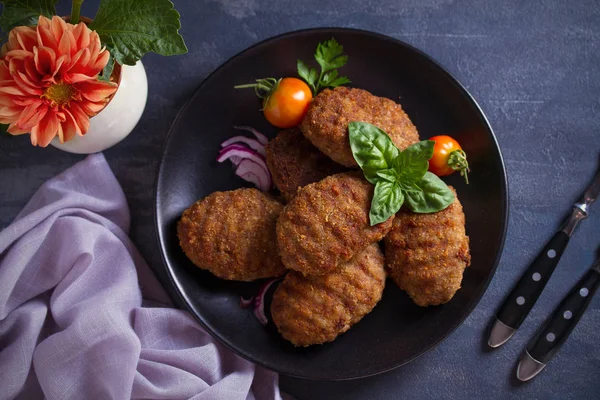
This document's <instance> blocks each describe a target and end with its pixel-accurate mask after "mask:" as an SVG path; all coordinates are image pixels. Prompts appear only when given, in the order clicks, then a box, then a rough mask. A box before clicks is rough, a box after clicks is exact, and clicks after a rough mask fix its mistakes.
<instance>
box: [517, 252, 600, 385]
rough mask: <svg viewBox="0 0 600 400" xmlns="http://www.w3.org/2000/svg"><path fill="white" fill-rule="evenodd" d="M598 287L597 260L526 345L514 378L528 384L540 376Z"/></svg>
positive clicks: (598, 268)
mask: <svg viewBox="0 0 600 400" xmlns="http://www.w3.org/2000/svg"><path fill="white" fill-rule="evenodd" d="M598 286H600V260H597V261H596V263H595V264H594V266H593V267H592V268H591V269H590V270H589V271H588V272H587V273H586V274H585V275H584V276H583V278H581V280H580V281H579V282H577V285H575V286H573V288H572V289H571V291H570V292H569V294H568V295H567V296H566V297H565V298H564V299H563V300H562V301H561V303H560V304H559V306H558V307H557V308H556V310H554V313H552V315H551V316H550V318H548V319H547V320H546V322H545V323H544V325H543V326H542V327H541V328H540V330H539V331H538V332H537V333H536V335H535V336H534V337H533V339H532V340H531V342H529V344H528V345H527V350H525V352H524V353H523V355H522V356H521V360H520V361H519V366H518V367H517V378H518V379H519V380H521V381H528V380H530V379H531V378H533V377H535V376H536V375H537V374H539V373H540V371H541V370H542V369H544V367H545V366H546V364H548V362H549V361H550V359H551V358H552V357H553V356H554V355H555V354H556V352H557V351H558V349H559V348H560V346H561V345H562V344H563V343H564V342H565V341H566V340H567V338H568V337H569V335H570V334H571V331H572V330H573V328H575V325H577V322H579V319H580V318H581V316H582V315H583V313H584V312H585V309H586V308H587V306H588V305H589V304H590V302H591V300H592V297H593V296H594V293H595V292H596V289H598Z"/></svg>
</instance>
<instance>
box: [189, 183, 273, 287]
mask: <svg viewBox="0 0 600 400" xmlns="http://www.w3.org/2000/svg"><path fill="white" fill-rule="evenodd" d="M282 210H283V205H282V204H280V203H279V202H277V201H276V200H275V199H273V198H272V197H271V196H269V195H267V194H264V193H262V192H260V191H258V190H256V189H249V188H248V189H238V190H232V191H229V192H215V193H212V194H210V195H209V196H207V197H205V198H204V199H202V200H199V201H198V202H196V203H195V204H194V205H192V206H191V207H190V208H188V209H187V210H185V212H184V213H183V216H182V217H181V220H180V221H179V223H178V225H177V234H178V236H179V243H180V245H181V248H182V249H183V251H184V252H185V254H186V255H187V256H188V258H189V259H190V260H191V261H192V262H193V263H194V264H195V265H196V266H198V267H199V268H202V269H206V270H208V271H210V272H212V273H213V274H214V275H216V276H218V277H219V278H223V279H229V280H236V281H253V280H256V279H260V278H267V277H274V276H280V275H283V273H284V272H285V267H284V266H283V264H282V263H281V258H280V257H279V255H278V254H277V240H276V235H275V226H276V224H277V219H278V217H279V214H280V213H281V211H282Z"/></svg>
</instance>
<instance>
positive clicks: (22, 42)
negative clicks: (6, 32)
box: [11, 26, 38, 51]
mask: <svg viewBox="0 0 600 400" xmlns="http://www.w3.org/2000/svg"><path fill="white" fill-rule="evenodd" d="M12 32H15V33H16V36H17V42H18V44H19V47H20V48H21V50H27V51H32V50H33V47H34V46H37V44H38V41H37V33H36V32H35V29H34V28H32V27H30V26H18V27H16V28H14V29H13V30H12V31H11V33H12Z"/></svg>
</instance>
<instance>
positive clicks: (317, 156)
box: [267, 128, 345, 201]
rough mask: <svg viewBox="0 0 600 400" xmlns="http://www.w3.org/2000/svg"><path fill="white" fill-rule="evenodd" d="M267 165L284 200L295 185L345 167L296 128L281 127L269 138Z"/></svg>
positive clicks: (301, 185) (293, 190) (296, 188)
mask: <svg viewBox="0 0 600 400" xmlns="http://www.w3.org/2000/svg"><path fill="white" fill-rule="evenodd" d="M267 165H268V167H269V171H270V172H271V176H272V177H273V182H274V183H275V186H277V189H279V191H280V192H281V194H282V195H283V197H284V198H285V199H286V200H287V201H290V200H291V199H292V198H293V197H294V196H295V195H296V192H297V191H298V189H299V188H301V187H304V186H306V185H308V184H309V183H313V182H318V181H320V180H321V179H323V178H325V177H326V176H329V175H333V174H335V173H338V172H342V171H343V170H344V169H345V168H344V167H343V166H341V165H339V164H337V163H335V162H333V161H332V160H331V159H330V158H329V157H327V156H326V155H325V154H323V153H321V152H320V151H319V150H318V149H317V148H316V147H315V146H313V145H312V144H311V143H310V142H309V141H308V139H306V138H305V137H304V135H303V134H302V132H301V131H300V129H299V128H294V129H288V130H285V131H282V132H280V133H279V134H278V135H277V137H276V138H275V139H273V140H271V141H270V142H269V144H268V145H267Z"/></svg>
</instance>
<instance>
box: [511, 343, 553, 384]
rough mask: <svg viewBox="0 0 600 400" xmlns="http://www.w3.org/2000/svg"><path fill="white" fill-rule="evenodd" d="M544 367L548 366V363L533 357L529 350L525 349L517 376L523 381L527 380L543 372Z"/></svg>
mask: <svg viewBox="0 0 600 400" xmlns="http://www.w3.org/2000/svg"><path fill="white" fill-rule="evenodd" d="M544 367H546V364H544V363H541V362H539V361H538V360H536V359H535V358H533V357H531V355H530V354H529V352H528V351H527V350H525V353H524V354H523V356H522V357H521V361H519V366H518V367H517V378H518V379H519V380H520V381H522V382H526V381H528V380H530V379H532V378H534V377H535V376H536V375H537V374H539V373H540V372H542V370H543V369H544Z"/></svg>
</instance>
